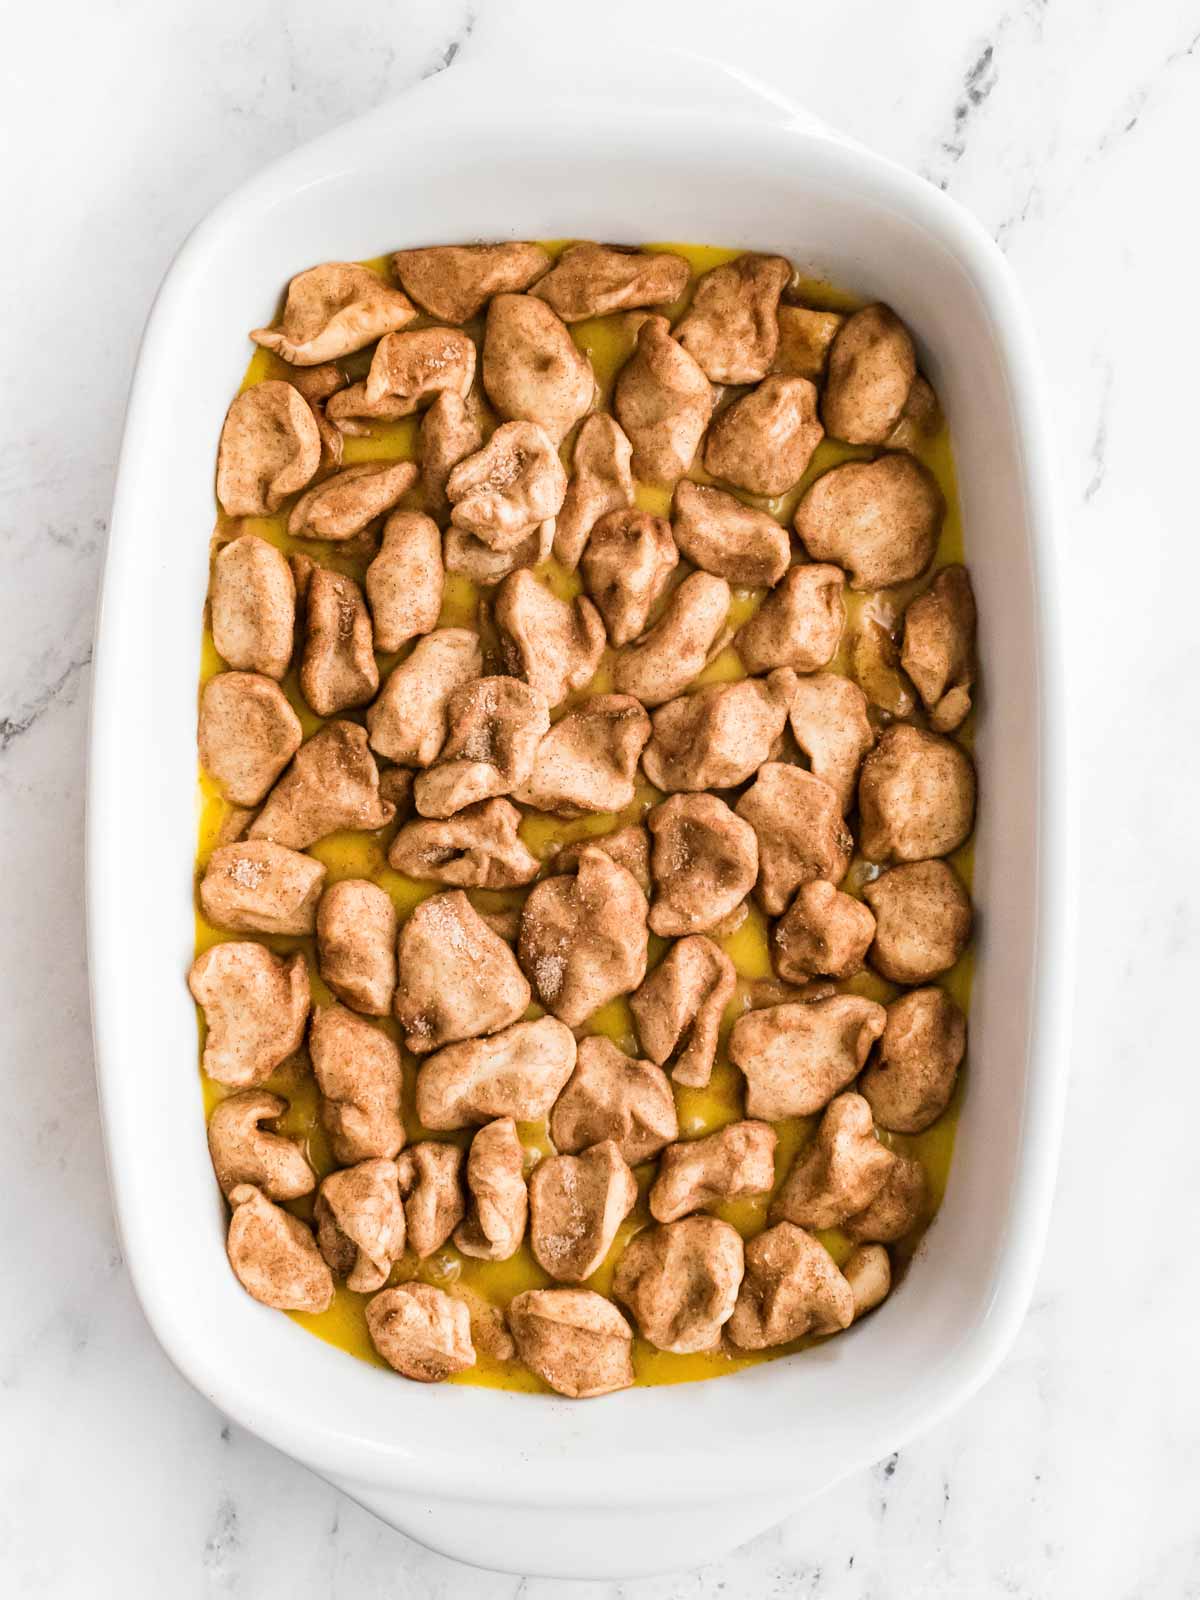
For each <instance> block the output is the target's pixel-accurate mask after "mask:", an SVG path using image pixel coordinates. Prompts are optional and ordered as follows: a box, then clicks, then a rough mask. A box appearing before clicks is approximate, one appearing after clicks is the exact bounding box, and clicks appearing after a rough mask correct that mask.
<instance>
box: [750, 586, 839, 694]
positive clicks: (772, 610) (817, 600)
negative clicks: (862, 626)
mask: <svg viewBox="0 0 1200 1600" xmlns="http://www.w3.org/2000/svg"><path fill="white" fill-rule="evenodd" d="M845 586H846V579H845V576H844V575H843V573H842V569H841V568H840V567H835V566H831V565H829V564H828V563H825V562H810V563H809V564H807V565H805V566H796V567H792V568H791V569H790V571H789V572H788V573H787V574H786V575H785V577H784V579H783V582H782V583H781V584H779V585H778V587H777V588H775V589H773V590H772V591H771V593H770V594H769V595H768V596H767V597H766V599H765V600H764V601H763V603H762V605H761V606H760V607H759V609H758V610H757V611H756V612H755V613H754V615H753V616H752V617H751V618H750V619H749V621H748V622H745V623H743V624H742V626H741V627H740V628H739V629H738V631H737V633H736V634H735V636H734V640H733V648H734V649H735V650H736V651H737V653H738V655H739V656H740V657H741V660H742V665H743V666H744V667H745V669H746V671H747V672H749V673H758V672H770V671H771V669H772V668H773V667H794V668H795V670H796V671H797V672H815V671H816V670H817V669H818V668H819V667H824V666H827V665H828V664H829V662H830V661H832V659H833V657H834V654H835V652H836V651H837V647H838V641H839V640H840V638H841V637H842V629H843V628H844V627H845V624H846V602H845V599H844V598H843V590H844V589H845Z"/></svg>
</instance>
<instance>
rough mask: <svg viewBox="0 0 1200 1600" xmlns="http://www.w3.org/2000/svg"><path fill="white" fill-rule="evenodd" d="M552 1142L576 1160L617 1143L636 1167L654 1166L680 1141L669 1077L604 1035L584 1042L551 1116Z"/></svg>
mask: <svg viewBox="0 0 1200 1600" xmlns="http://www.w3.org/2000/svg"><path fill="white" fill-rule="evenodd" d="M550 1137H551V1139H553V1141H554V1147H555V1149H556V1150H563V1151H567V1152H569V1153H571V1154H573V1155H574V1154H578V1152H579V1151H580V1150H586V1149H587V1148H588V1146H589V1145H593V1144H601V1143H603V1141H604V1140H606V1139H611V1140H613V1142H614V1143H615V1144H616V1146H617V1149H618V1150H620V1152H621V1154H622V1156H624V1158H625V1160H626V1161H628V1163H629V1165H630V1166H631V1167H636V1166H638V1165H639V1164H640V1163H641V1162H643V1161H648V1160H649V1159H650V1158H651V1156H655V1155H657V1154H658V1152H659V1151H660V1150H662V1149H663V1148H664V1147H665V1146H666V1145H669V1144H671V1143H672V1142H673V1141H674V1140H676V1139H678V1137H679V1118H678V1114H677V1112H676V1110H675V1097H674V1095H673V1094H672V1093H671V1085H670V1083H668V1081H667V1075H666V1073H665V1072H664V1071H663V1070H662V1068H661V1067H658V1066H655V1065H654V1063H653V1062H652V1061H637V1060H635V1059H634V1058H633V1057H632V1056H627V1055H626V1054H625V1052H624V1051H623V1050H618V1049H617V1047H616V1045H615V1044H613V1042H612V1040H611V1039H606V1038H604V1037H603V1035H601V1034H596V1035H589V1036H588V1037H587V1038H584V1039H581V1040H580V1041H579V1048H578V1054H577V1056H576V1060H575V1070H574V1072H573V1073H572V1074H571V1077H570V1079H569V1081H568V1083H567V1086H566V1088H565V1089H564V1090H563V1092H562V1094H560V1095H559V1097H558V1100H557V1101H556V1102H555V1105H554V1109H553V1111H552V1112H551V1113H550Z"/></svg>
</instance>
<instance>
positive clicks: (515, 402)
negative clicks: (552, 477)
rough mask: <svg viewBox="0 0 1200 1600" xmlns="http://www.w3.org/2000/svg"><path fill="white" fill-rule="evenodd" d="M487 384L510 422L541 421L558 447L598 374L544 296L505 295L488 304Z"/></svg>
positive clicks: (585, 406) (584, 407)
mask: <svg viewBox="0 0 1200 1600" xmlns="http://www.w3.org/2000/svg"><path fill="white" fill-rule="evenodd" d="M483 387H484V389H485V391H486V392H487V397H488V399H489V400H490V401H491V403H492V405H493V406H494V407H495V409H496V411H497V412H498V414H499V415H500V416H501V417H503V418H504V420H505V421H506V422H531V423H536V424H537V425H538V427H539V428H544V429H545V431H546V433H547V434H548V435H549V436H550V438H551V440H552V441H553V443H554V445H555V446H558V445H560V444H561V443H562V442H563V440H564V439H565V438H566V436H567V434H568V433H569V432H570V430H571V428H572V427H573V426H574V425H575V423H576V422H578V421H579V419H580V417H582V416H583V415H584V414H585V413H586V412H588V411H590V410H591V409H592V401H593V400H594V398H595V395H596V375H595V373H594V372H593V371H592V364H591V362H590V361H589V360H588V358H587V356H585V355H584V353H583V351H582V350H581V349H580V348H579V346H578V345H577V344H576V343H575V341H574V339H572V337H571V335H570V332H569V331H568V329H567V326H566V324H565V323H564V322H563V321H562V319H561V318H560V317H558V316H556V315H555V313H554V312H553V311H552V310H551V309H550V307H549V306H548V305H547V304H546V303H545V302H544V301H542V300H535V299H534V297H533V296H532V295H528V294H500V295H497V296H496V297H495V298H494V299H493V300H492V303H491V304H490V305H489V306H488V314H487V326H486V328H485V330H484V336H483ZM452 498H453V497H452ZM550 514H551V515H553V512H552V513H550Z"/></svg>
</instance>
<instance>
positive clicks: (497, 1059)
mask: <svg viewBox="0 0 1200 1600" xmlns="http://www.w3.org/2000/svg"><path fill="white" fill-rule="evenodd" d="M574 1070H575V1036H574V1034H573V1033H572V1032H571V1030H570V1028H568V1027H566V1026H565V1025H564V1024H563V1023H561V1022H559V1021H557V1020H556V1019H555V1018H554V1017H538V1018H537V1019H536V1020H535V1021H533V1022H514V1023H513V1025H512V1027H511V1028H505V1029H504V1030H503V1031H502V1032H500V1033H494V1034H492V1035H491V1037H490V1038H487V1039H466V1040H463V1041H462V1042H461V1043H459V1044H448V1045H446V1046H445V1048H444V1049H442V1050H439V1051H437V1052H436V1054H434V1055H431V1056H428V1057H427V1058H426V1059H425V1061H423V1062H422V1063H421V1070H420V1073H419V1074H418V1077H417V1116H418V1118H419V1119H420V1122H421V1125H422V1126H423V1127H426V1128H432V1129H434V1130H436V1131H442V1130H445V1129H452V1128H471V1127H476V1126H479V1125H480V1124H482V1123H485V1122H490V1121H492V1120H493V1119H494V1118H496V1117H512V1118H513V1119H514V1120H515V1121H517V1122H537V1121H539V1120H540V1119H541V1118H542V1117H544V1116H546V1114H547V1113H548V1112H549V1110H550V1108H551V1106H552V1105H553V1104H554V1102H555V1101H556V1100H557V1099H558V1097H559V1095H560V1094H561V1093H562V1090H563V1088H564V1086H565V1084H566V1082H567V1079H568V1078H569V1077H570V1076H571V1074H572V1072H573V1071H574Z"/></svg>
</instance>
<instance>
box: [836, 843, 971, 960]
mask: <svg viewBox="0 0 1200 1600" xmlns="http://www.w3.org/2000/svg"><path fill="white" fill-rule="evenodd" d="M863 898H864V899H865V900H866V902H867V904H868V905H869V906H870V907H871V910H872V911H873V912H874V913H875V940H874V943H873V944H872V946H871V952H870V960H871V965H872V966H873V967H874V968H875V970H876V971H877V972H880V973H882V974H883V976H884V977H885V978H889V979H890V980H891V981H892V982H893V983H928V982H929V980H930V978H936V977H937V976H938V975H939V974H940V973H943V972H949V970H950V968H951V967H952V966H953V965H954V963H955V962H956V961H957V960H958V958H959V956H961V955H962V953H963V951H964V950H965V949H966V948H967V942H968V940H969V939H970V937H971V901H970V899H969V898H968V895H967V891H966V890H965V889H964V888H963V886H962V884H961V883H960V882H959V881H958V879H957V877H955V875H954V873H953V872H952V871H951V869H950V868H949V867H948V866H947V865H946V863H945V862H944V861H911V862H909V863H907V864H906V865H904V866H899V867H893V868H892V869H891V871H890V872H881V873H880V874H879V876H878V877H877V878H876V879H875V880H874V882H873V883H868V884H866V885H864V887H863Z"/></svg>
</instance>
